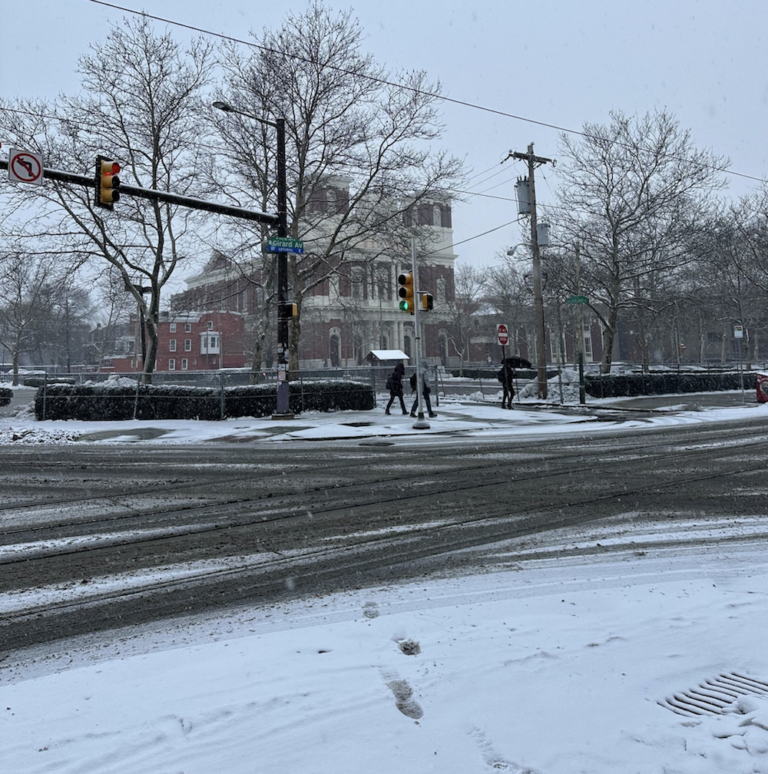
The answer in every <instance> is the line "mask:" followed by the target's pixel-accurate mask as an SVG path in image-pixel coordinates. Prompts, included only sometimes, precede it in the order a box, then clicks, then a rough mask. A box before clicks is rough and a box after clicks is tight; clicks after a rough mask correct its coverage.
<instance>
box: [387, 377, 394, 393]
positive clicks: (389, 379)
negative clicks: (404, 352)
mask: <svg viewBox="0 0 768 774" xmlns="http://www.w3.org/2000/svg"><path fill="white" fill-rule="evenodd" d="M386 388H387V389H388V390H389V391H390V392H392V390H394V389H395V380H394V379H393V378H392V374H390V375H389V376H388V377H387V384H386Z"/></svg>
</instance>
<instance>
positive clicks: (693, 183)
mask: <svg viewBox="0 0 768 774" xmlns="http://www.w3.org/2000/svg"><path fill="white" fill-rule="evenodd" d="M561 156H562V157H563V158H562V161H563V162H564V163H563V164H561V166H560V167H559V168H558V169H559V174H560V177H561V181H562V185H561V187H560V189H559V192H558V193H559V196H558V198H559V204H560V207H561V212H563V213H564V214H563V215H562V216H561V223H560V225H561V227H562V228H563V230H564V233H565V238H564V241H566V240H567V241H569V242H571V243H576V242H578V243H580V245H581V255H582V266H583V269H582V282H583V285H584V288H585V291H586V292H588V295H589V297H590V307H591V309H592V311H593V312H594V314H595V315H596V316H597V317H598V319H599V320H600V322H601V325H602V328H603V344H604V346H603V360H602V363H601V371H602V372H603V373H609V372H610V370H611V363H612V352H613V343H614V339H615V336H616V332H617V325H618V320H619V317H620V315H621V314H622V312H623V311H626V310H627V309H629V308H631V307H633V306H634V307H636V306H637V304H638V302H641V301H642V287H643V285H644V284H647V281H648V279H649V278H650V277H652V276H653V277H656V279H657V280H658V278H660V277H662V276H663V275H665V274H666V273H668V272H670V271H673V270H674V269H676V268H677V267H679V266H680V265H681V264H682V263H684V262H685V261H686V260H688V259H689V258H690V253H689V252H687V251H686V235H687V233H688V230H689V228H690V224H691V223H692V221H694V220H695V219H696V218H697V217H700V216H701V213H702V212H703V211H705V209H706V207H707V206H708V203H709V196H710V194H711V193H712V192H713V191H715V190H716V189H718V188H720V187H722V182H721V178H720V177H719V175H718V172H719V171H720V170H722V169H723V168H724V167H725V161H724V160H723V159H721V158H718V157H716V156H714V155H713V154H712V153H710V152H707V151H698V150H696V149H695V148H694V147H693V144H692V141H691V137H690V134H689V132H687V131H683V130H681V129H680V126H679V124H678V122H677V121H676V120H675V119H674V118H673V117H672V116H670V115H669V114H668V113H666V112H663V111H662V112H655V113H652V114H646V115H645V116H643V117H634V118H628V117H626V116H624V115H623V114H622V113H620V112H613V113H611V123H610V125H609V126H601V125H597V124H585V126H584V132H583V135H582V136H581V137H580V138H578V139H574V138H571V137H568V136H566V135H562V136H561Z"/></svg>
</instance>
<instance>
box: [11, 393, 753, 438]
mask: <svg viewBox="0 0 768 774" xmlns="http://www.w3.org/2000/svg"><path fill="white" fill-rule="evenodd" d="M499 401H500V398H499ZM499 401H491V400H490V399H487V400H486V401H485V402H482V400H481V396H477V398H476V399H472V396H470V398H461V397H447V398H441V399H440V406H439V407H438V406H435V407H434V408H435V411H436V412H437V417H436V418H435V419H429V420H428V421H429V425H430V427H429V429H428V430H414V428H413V424H414V420H413V419H411V417H410V416H403V415H402V414H400V413H399V411H398V412H393V414H392V415H391V416H387V415H386V414H384V406H385V405H386V399H385V398H384V397H383V396H380V400H379V404H380V405H379V406H377V408H376V409H373V410H372V411H342V412H338V413H334V414H322V413H318V412H307V413H305V414H300V415H297V416H296V417H295V419H292V420H273V419H272V418H270V417H267V418H261V419H254V418H249V417H239V418H237V419H230V420H225V421H223V422H197V421H183V420H162V421H152V422H148V421H141V420H133V421H126V422H79V421H67V422H63V421H45V422H37V421H36V420H35V418H34V415H33V414H31V413H30V412H29V411H27V412H21V413H19V414H18V415H17V416H15V417H3V418H0V444H10V443H20V444H39V443H47V444H51V443H52V444H68V443H136V442H139V443H155V444H157V443H160V444H163V443H181V444H183V443H196V442H200V441H209V442H216V441H222V442H238V443H242V442H248V441H258V442H278V441H300V440H304V441H321V440H332V439H348V440H355V439H359V440H362V439H380V440H385V439H396V440H397V441H398V442H404V441H407V440H408V439H419V438H437V439H439V438H441V437H442V438H448V439H455V438H456V437H465V438H488V439H493V438H501V437H506V436H510V435H531V434H537V435H538V434H552V433H558V434H569V433H574V432H576V433H581V432H583V431H584V429H585V425H589V426H590V428H589V429H590V431H593V432H598V431H601V430H611V429H616V428H618V427H621V428H625V429H631V428H637V427H649V426H653V425H664V426H669V425H674V424H693V423H698V422H712V421H722V420H727V419H741V418H745V417H749V416H754V417H756V418H758V417H765V416H768V404H758V403H756V402H755V401H754V396H752V395H750V396H749V400H748V401H747V402H746V403H745V404H744V405H738V406H733V407H730V408H712V409H710V410H707V411H679V410H675V411H671V410H670V411H667V412H665V411H658V412H655V413H653V414H650V413H648V414H642V415H640V414H639V413H637V412H636V413H626V414H624V415H622V414H620V413H617V415H616V418H615V419H614V420H610V419H606V417H604V416H603V417H601V418H600V420H599V421H598V417H597V416H596V413H595V412H596V410H599V409H600V408H601V407H602V408H608V407H610V406H611V405H612V404H615V403H617V402H618V399H606V400H594V399H591V400H590V401H589V404H588V406H587V407H585V408H581V407H579V406H578V405H574V404H570V405H565V406H562V407H561V406H557V405H549V406H547V407H542V406H537V405H536V404H535V403H534V402H528V403H525V402H523V403H518V404H515V409H514V410H512V411H506V410H503V409H502V408H501V406H500V404H499ZM624 401H626V399H624ZM678 408H679V407H678Z"/></svg>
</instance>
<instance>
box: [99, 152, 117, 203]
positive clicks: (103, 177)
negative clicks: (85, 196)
mask: <svg viewBox="0 0 768 774" xmlns="http://www.w3.org/2000/svg"><path fill="white" fill-rule="evenodd" d="M119 173H120V165H119V164H118V163H117V162H115V161H112V159H107V158H104V156H97V157H96V206H97V207H103V208H104V209H106V210H111V209H112V204H113V202H117V201H120V178H119V177H118V174H119Z"/></svg>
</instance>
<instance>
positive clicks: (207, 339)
mask: <svg viewBox="0 0 768 774" xmlns="http://www.w3.org/2000/svg"><path fill="white" fill-rule="evenodd" d="M218 352H219V337H218V336H217V335H216V334H213V333H203V334H202V335H201V336H200V354H201V355H215V354H218Z"/></svg>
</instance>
